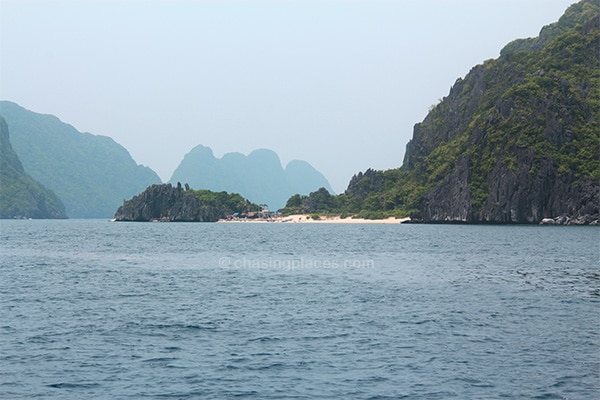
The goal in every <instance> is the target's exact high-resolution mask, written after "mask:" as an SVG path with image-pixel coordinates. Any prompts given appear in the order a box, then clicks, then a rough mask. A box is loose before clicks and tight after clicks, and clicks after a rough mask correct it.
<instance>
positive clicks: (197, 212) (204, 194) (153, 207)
mask: <svg viewBox="0 0 600 400" xmlns="http://www.w3.org/2000/svg"><path fill="white" fill-rule="evenodd" d="M259 210H260V206H258V205H256V204H253V203H251V202H250V201H248V200H246V199H244V198H243V197H242V196H241V195H239V194H237V193H227V192H212V191H210V190H193V189H190V188H189V186H188V185H187V184H186V186H185V189H184V188H182V186H181V184H180V183H179V182H178V183H177V186H175V187H174V186H172V185H171V184H170V183H168V184H161V185H151V186H149V187H148V188H146V190H144V191H143V192H142V193H140V194H139V195H137V196H134V197H133V198H132V199H130V200H125V201H124V202H123V205H122V206H121V207H119V209H118V210H117V212H116V213H115V219H116V220H118V221H154V220H157V221H168V222H192V221H196V222H214V221H218V220H219V219H223V218H227V217H228V216H231V215H233V214H235V213H239V214H241V213H247V212H249V211H259Z"/></svg>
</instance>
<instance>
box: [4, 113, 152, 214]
mask: <svg viewBox="0 0 600 400" xmlns="http://www.w3.org/2000/svg"><path fill="white" fill-rule="evenodd" d="M0 115H2V116H3V117H4V118H5V119H6V121H7V123H8V124H9V126H10V127H11V143H12V145H13V148H14V150H15V152H16V153H17V154H18V156H19V158H20V159H21V162H22V164H23V167H24V169H25V171H27V172H28V173H29V174H30V175H31V176H32V177H33V178H34V179H36V180H38V181H39V182H40V183H42V184H43V185H45V186H46V187H48V188H49V189H51V190H53V191H54V192H55V193H56V195H58V196H59V197H60V199H61V200H62V201H63V203H64V205H65V208H66V212H67V215H68V216H69V217H71V218H105V217H111V216H112V215H113V214H114V210H115V209H116V208H117V207H118V206H119V205H120V204H121V203H122V202H123V199H125V198H129V197H131V196H132V195H134V194H137V193H139V192H141V191H142V190H144V189H145V188H146V187H148V186H149V185H151V184H153V183H160V182H161V180H160V178H159V177H158V175H156V173H155V172H154V171H152V170H151V169H150V168H148V167H144V166H141V165H138V164H137V163H136V162H135V161H134V160H133V159H132V158H131V155H130V154H129V152H128V151H127V150H126V149H125V148H124V147H123V146H121V145H119V144H118V143H116V142H115V141H114V140H113V139H111V138H110V137H107V136H96V135H92V134H90V133H81V132H79V131H78V130H77V129H75V128H74V127H73V126H71V125H69V124H66V123H64V122H62V121H61V120H60V119H58V118H57V117H55V116H53V115H45V114H39V113H35V112H32V111H29V110H26V109H25V108H23V107H21V106H19V105H17V104H15V103H12V102H8V101H1V102H0Z"/></svg>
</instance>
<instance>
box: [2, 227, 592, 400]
mask: <svg viewBox="0 0 600 400" xmlns="http://www.w3.org/2000/svg"><path fill="white" fill-rule="evenodd" d="M0 251H1V253H0V257H1V258H0V398H2V399H21V398H26V399H32V398H43V399H96V398H100V399H129V398H131V399H140V398H150V399H171V398H173V399H189V398H198V399H228V398H240V399H312V398H317V399H402V398H407V399H451V398H456V399H483V398H489V399H497V398H504V399H594V398H596V399H598V398H600V376H599V375H600V258H599V257H600V229H598V228H596V227H565V226H561V227H556V226H460V225H449V226H447V225H333V224H331V225H328V224H313V225H310V224H268V223H266V224H244V223H237V224H236V223H231V224H209V223H110V222H107V221H100V220H66V221H36V220H33V221H31V220H30V221H1V222H0Z"/></svg>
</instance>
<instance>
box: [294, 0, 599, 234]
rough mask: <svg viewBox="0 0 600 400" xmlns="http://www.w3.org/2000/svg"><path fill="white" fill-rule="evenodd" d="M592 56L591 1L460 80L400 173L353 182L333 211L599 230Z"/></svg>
mask: <svg viewBox="0 0 600 400" xmlns="http://www.w3.org/2000/svg"><path fill="white" fill-rule="evenodd" d="M599 53H600V2H599V1H598V0H583V1H580V2H579V3H577V4H574V5H572V6H571V7H569V8H568V10H567V11H566V12H565V14H564V15H563V16H562V17H561V18H560V20H559V21H558V22H557V23H555V24H552V25H549V26H546V27H544V28H543V29H542V30H541V32H540V35H539V37H537V38H531V39H520V40H516V41H513V42H512V43H510V44H508V45H507V46H506V47H505V48H504V49H503V50H502V51H501V55H500V57H499V58H498V59H494V60H488V61H486V62H484V63H483V64H482V65H478V66H476V67H474V68H473V69H472V70H471V71H470V72H469V73H468V74H467V75H466V76H465V78H464V79H458V80H457V81H456V83H455V84H454V86H453V87H452V89H451V90H450V93H449V95H448V96H447V97H445V98H444V99H442V101H441V102H440V103H439V104H437V105H436V106H434V107H432V109H431V110H430V112H429V114H428V115H427V116H426V118H425V119H424V120H423V122H421V123H418V124H416V125H415V128H414V134H413V138H412V140H411V141H410V142H409V143H408V145H407V148H406V155H405V159H404V163H403V165H402V167H401V168H399V169H392V170H387V171H374V170H367V171H366V172H364V173H359V174H357V175H355V176H354V177H353V178H352V180H351V181H350V184H349V186H348V189H347V190H346V192H345V193H344V194H342V195H340V196H338V197H337V198H336V200H335V201H333V202H337V207H338V208H337V211H338V212H343V213H362V214H363V216H368V215H372V216H375V217H379V216H387V215H409V214H410V215H412V216H413V217H414V218H416V219H422V220H424V221H428V222H488V223H536V222H539V221H540V220H541V219H542V218H552V217H556V216H560V215H565V216H568V217H569V218H573V219H578V221H579V222H580V223H587V222H591V221H592V220H597V219H598V218H599V217H600V215H599V214H600V129H599V123H600V58H599V56H598V55H599ZM307 199H308V197H307ZM305 200H306V199H305ZM295 203H298V199H295ZM291 205H292V204H290V206H291ZM306 205H308V204H307V203H306V202H305V203H304V206H306ZM304 208H306V207H304ZM307 211H308V212H313V211H316V210H311V209H308V210H307Z"/></svg>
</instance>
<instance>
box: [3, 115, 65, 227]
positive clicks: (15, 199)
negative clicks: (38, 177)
mask: <svg viewBox="0 0 600 400" xmlns="http://www.w3.org/2000/svg"><path fill="white" fill-rule="evenodd" d="M0 188H1V190H0V218H67V216H66V214H65V206H64V205H63V204H62V202H61V201H60V199H59V198H58V197H57V196H56V195H55V194H54V193H53V192H52V191H51V190H49V189H47V188H45V187H44V186H42V185H41V184H40V183H38V182H36V181H35V180H34V179H33V178H31V177H30V176H29V175H28V174H27V173H26V172H25V170H24V169H23V165H22V164H21V161H20V160H19V157H18V156H17V153H15V152H14V150H13V148H12V146H11V144H10V134H9V129H8V126H7V124H6V121H5V120H4V118H2V117H1V116H0Z"/></svg>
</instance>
